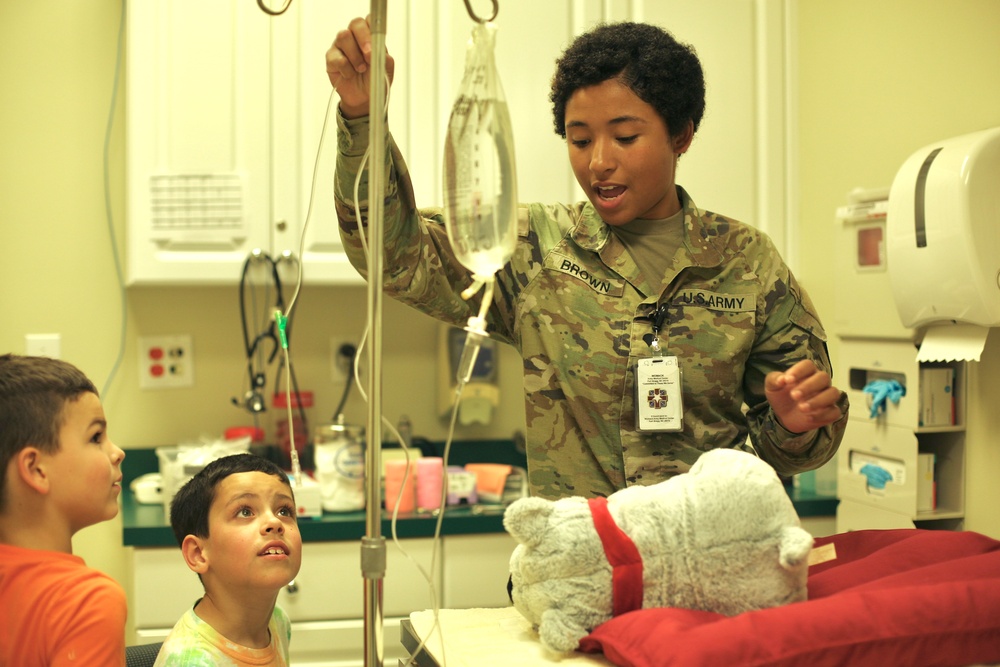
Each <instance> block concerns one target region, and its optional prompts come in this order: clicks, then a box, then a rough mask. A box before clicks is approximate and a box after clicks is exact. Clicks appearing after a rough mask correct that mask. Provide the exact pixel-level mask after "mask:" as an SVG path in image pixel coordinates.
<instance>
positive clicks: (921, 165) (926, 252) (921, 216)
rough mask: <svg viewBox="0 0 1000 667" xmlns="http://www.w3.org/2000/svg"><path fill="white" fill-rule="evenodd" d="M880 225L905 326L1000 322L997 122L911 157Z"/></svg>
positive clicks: (999, 150) (999, 145)
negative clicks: (939, 323)
mask: <svg viewBox="0 0 1000 667" xmlns="http://www.w3.org/2000/svg"><path fill="white" fill-rule="evenodd" d="M886 227H887V229H886V233H887V237H888V238H887V246H888V248H887V249H888V257H887V259H888V262H887V264H888V267H889V281H890V283H891V285H892V293H893V297H894V299H895V302H896V308H897V310H898V311H899V317H900V319H901V320H902V323H903V325H904V326H906V327H914V328H916V327H921V326H924V325H927V324H930V323H934V322H941V321H945V322H957V323H964V324H971V325H978V326H981V327H995V326H1000V127H997V128H993V129H990V130H984V131H981V132H975V133H972V134H966V135H963V136H959V137H955V138H952V139H948V140H945V141H940V142H937V143H934V144H930V145H928V146H925V147H924V148H921V149H920V150H919V151H917V152H916V153H914V154H913V155H912V156H910V158H909V159H907V160H906V162H904V163H903V166H902V167H900V169H899V171H898V172H897V174H896V178H895V180H893V183H892V188H891V189H890V191H889V207H888V211H887V215H886Z"/></svg>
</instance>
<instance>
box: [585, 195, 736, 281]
mask: <svg viewBox="0 0 1000 667" xmlns="http://www.w3.org/2000/svg"><path fill="white" fill-rule="evenodd" d="M677 195H678V197H679V198H680V200H681V207H682V208H683V209H684V250H685V251H686V252H685V253H684V254H686V255H687V257H686V258H682V257H678V260H680V265H679V266H677V267H676V268H677V270H678V271H680V270H681V269H683V268H685V267H686V266H702V267H712V266H718V265H719V264H721V263H722V262H723V259H724V257H723V253H722V252H721V251H720V250H719V248H718V247H717V246H716V245H715V243H714V241H715V239H716V237H717V236H718V235H719V234H720V233H724V232H725V231H727V230H719V229H717V228H716V227H715V226H711V227H710V226H709V225H708V224H706V223H707V220H706V218H707V216H706V214H705V213H704V212H702V211H701V209H699V208H698V207H697V206H696V205H695V203H694V201H693V200H692V199H691V197H690V195H688V193H687V192H686V191H685V190H684V188H682V187H680V186H679V185H678V186H677ZM725 224H726V226H727V227H728V221H727V222H726V223H725ZM572 236H573V241H574V242H575V243H576V244H577V245H578V246H580V247H581V248H583V249H585V250H591V251H593V252H596V253H598V254H600V255H601V256H602V257H603V258H605V262H606V263H608V265H609V266H614V263H613V262H610V261H608V260H609V259H612V260H613V259H616V258H617V256H618V255H619V254H620V253H624V252H625V249H624V247H623V246H622V245H621V244H620V243H618V241H617V239H615V236H614V234H612V233H611V228H610V227H609V226H608V224H607V223H606V222H604V220H602V219H601V216H600V215H598V214H597V209H595V208H594V205H593V204H591V203H590V202H587V203H586V204H585V205H584V206H583V208H582V210H581V211H580V219H579V220H578V221H577V223H576V227H574V228H573V232H572ZM609 244H611V246H612V247H609Z"/></svg>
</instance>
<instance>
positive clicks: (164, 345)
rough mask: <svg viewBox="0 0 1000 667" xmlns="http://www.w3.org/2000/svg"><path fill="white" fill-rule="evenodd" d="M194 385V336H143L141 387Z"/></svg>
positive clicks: (140, 356) (140, 367) (141, 340)
mask: <svg viewBox="0 0 1000 667" xmlns="http://www.w3.org/2000/svg"><path fill="white" fill-rule="evenodd" d="M193 386H194V348H193V347H192V344H191V336H188V335H178V336H141V337H140V338H139V387H140V388H142V389H168V388H176V387H193Z"/></svg>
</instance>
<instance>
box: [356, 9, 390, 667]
mask: <svg viewBox="0 0 1000 667" xmlns="http://www.w3.org/2000/svg"><path fill="white" fill-rule="evenodd" d="M385 14H386V0H371V13H370V21H371V31H372V54H371V80H370V86H371V92H370V95H369V99H368V122H369V128H368V132H369V134H368V145H369V147H370V148H371V156H370V158H369V161H368V165H369V166H368V234H369V245H368V247H369V248H370V252H369V253H368V255H369V257H368V335H369V336H370V339H369V345H368V370H369V373H368V425H367V433H368V436H367V441H368V447H367V450H368V451H367V456H366V457H365V480H366V482H367V486H366V504H365V508H366V509H365V536H364V537H362V538H361V574H362V576H363V577H364V579H365V606H364V629H365V663H364V664H365V667H382V656H383V645H384V637H383V622H384V618H383V609H382V582H383V579H384V578H385V556H386V554H385V538H384V537H383V536H382V534H381V531H382V497H381V496H382V488H381V486H382V485H381V479H382V264H383V247H382V246H383V243H384V241H383V238H384V227H385V221H384V219H383V217H384V208H385V205H384V196H385V171H384V165H385V151H386V146H385V123H386V117H385V99H386V83H387V82H386V72H385Z"/></svg>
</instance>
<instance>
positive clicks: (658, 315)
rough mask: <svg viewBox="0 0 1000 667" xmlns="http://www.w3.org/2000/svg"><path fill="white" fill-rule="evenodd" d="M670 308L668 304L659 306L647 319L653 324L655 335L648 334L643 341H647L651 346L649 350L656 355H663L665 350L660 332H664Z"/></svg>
mask: <svg viewBox="0 0 1000 667" xmlns="http://www.w3.org/2000/svg"><path fill="white" fill-rule="evenodd" d="M669 308H670V306H669V305H668V304H667V303H666V302H664V303H660V304H657V306H656V309H655V310H654V311H653V313H652V314H651V315H650V316H649V318H647V319H649V320H651V321H652V323H653V333H652V335H649V334H647V335H646V336H643V340H645V341H646V343H647V344H648V345H649V349H650V350H652V351H653V354H656V355H661V354H663V348H662V347H660V331H662V330H663V324H664V323H665V322H666V321H667V313H668V312H669ZM647 336H648V338H647Z"/></svg>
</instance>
